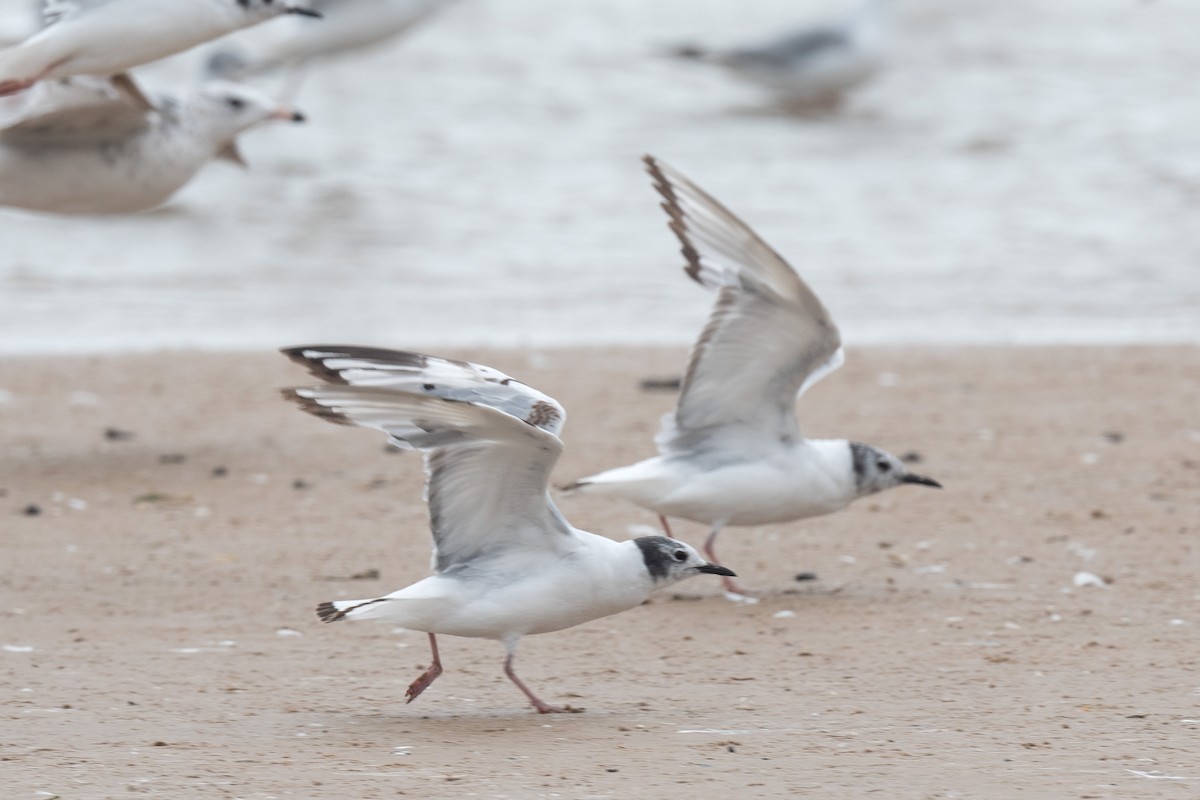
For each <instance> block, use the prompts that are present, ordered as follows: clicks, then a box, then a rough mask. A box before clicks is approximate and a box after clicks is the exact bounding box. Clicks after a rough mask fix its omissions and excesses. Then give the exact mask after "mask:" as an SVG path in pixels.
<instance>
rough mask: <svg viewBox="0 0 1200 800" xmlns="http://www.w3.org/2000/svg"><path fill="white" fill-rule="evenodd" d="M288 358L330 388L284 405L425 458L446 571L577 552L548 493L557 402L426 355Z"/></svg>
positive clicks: (348, 352) (556, 448)
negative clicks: (373, 433) (382, 437)
mask: <svg viewBox="0 0 1200 800" xmlns="http://www.w3.org/2000/svg"><path fill="white" fill-rule="evenodd" d="M283 353H284V354H285V355H287V356H288V357H289V358H291V359H292V360H293V361H296V362H297V363H300V364H303V365H304V366H306V367H308V369H309V371H310V372H312V373H313V374H314V375H316V376H317V377H319V378H322V379H323V380H325V381H327V382H328V383H327V384H326V385H324V386H318V387H312V388H300V389H287V390H284V396H285V397H288V398H289V399H292V400H294V401H296V402H298V403H299V404H300V406H301V407H302V408H303V409H304V410H306V411H308V412H310V413H312V414H316V415H317V416H320V417H324V418H326V419H329V420H330V421H332V422H337V423H341V424H349V425H360V426H363V427H367V428H376V429H378V430H381V431H384V432H385V433H387V434H388V435H389V436H390V437H391V441H392V442H393V443H394V444H396V445H398V446H401V447H406V448H410V449H414V450H422V451H424V452H425V464H426V487H425V491H426V499H427V500H428V502H429V516H430V521H431V526H432V529H433V540H434V568H435V569H436V570H438V571H439V572H441V571H444V570H446V569H449V568H450V567H453V566H455V565H457V564H463V563H466V562H469V561H472V560H474V559H477V558H480V557H488V556H498V555H502V554H503V553H504V552H505V551H507V550H513V549H521V548H526V549H536V550H553V549H555V548H557V547H561V546H565V545H567V543H568V542H569V541H570V537H571V535H572V534H571V532H572V528H571V527H570V525H568V524H567V522H566V520H564V519H563V518H562V515H561V514H559V512H558V509H557V508H555V507H554V505H553V503H551V501H550V498H549V495H548V494H547V488H548V485H549V479H550V471H551V470H552V469H553V467H554V464H555V462H556V461H557V460H558V456H559V454H560V453H561V452H562V441H561V440H560V439H559V438H558V434H559V431H561V430H562V425H563V422H564V420H565V418H566V415H565V413H564V412H563V409H562V406H560V405H559V404H558V403H557V402H556V401H555V400H554V399H553V398H551V397H548V396H547V395H544V394H542V393H541V392H539V391H537V390H536V389H532V388H530V387H529V386H526V385H525V384H523V383H521V382H520V381H516V380H513V379H512V378H510V377H508V376H507V375H505V374H504V373H502V372H498V371H497V370H494V369H491V368H490V367H484V366H480V365H478V364H471V363H468V362H465V361H451V360H449V359H442V358H436V357H434V356H427V355H422V354H419V353H408V352H400V351H394V350H381V349H376V348H369V347H356V346H348V347H344V346H338V345H314V346H307V347H293V348H288V349H285V350H284V351H283Z"/></svg>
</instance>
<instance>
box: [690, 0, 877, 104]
mask: <svg viewBox="0 0 1200 800" xmlns="http://www.w3.org/2000/svg"><path fill="white" fill-rule="evenodd" d="M888 1H889V0H865V2H864V3H863V4H862V6H861V7H859V9H858V10H857V11H856V12H854V13H853V14H851V15H850V16H848V17H847V18H845V19H843V20H838V21H835V22H831V23H827V24H822V25H816V26H812V27H809V28H805V29H803V30H800V31H797V32H794V33H790V34H787V35H785V36H782V37H779V38H776V39H772V40H770V41H768V42H765V43H762V44H754V45H748V46H745V47H736V48H732V49H728V50H709V49H706V48H703V47H696V46H686V47H681V48H679V49H678V50H677V51H676V54H677V55H679V56H683V57H685V58H693V59H698V60H701V61H706V62H710V63H713V64H718V65H720V66H722V67H725V68H727V69H729V70H731V71H732V72H733V73H734V74H736V75H738V76H740V77H742V78H745V79H746V80H748V81H751V82H754V83H757V84H759V85H761V86H764V87H766V88H767V89H768V90H770V91H771V92H773V93H774V94H775V95H776V96H777V97H778V98H779V101H780V103H781V104H782V105H783V106H784V107H786V108H789V109H791V110H795V111H806V110H818V109H825V108H831V107H834V106H836V105H837V104H838V103H839V102H840V101H841V99H842V97H843V96H844V94H845V93H846V92H847V91H848V90H850V89H852V88H854V87H855V86H857V85H859V84H860V83H862V82H864V81H865V80H867V79H868V78H870V77H872V76H873V75H875V73H877V72H878V71H879V70H880V68H881V67H882V66H883V64H884V60H885V56H886V51H887V44H888V38H889V37H888V31H889V24H888V8H887V4H888Z"/></svg>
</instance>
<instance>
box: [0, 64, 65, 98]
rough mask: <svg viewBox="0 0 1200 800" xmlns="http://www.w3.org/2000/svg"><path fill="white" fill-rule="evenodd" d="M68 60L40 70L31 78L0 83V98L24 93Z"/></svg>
mask: <svg viewBox="0 0 1200 800" xmlns="http://www.w3.org/2000/svg"><path fill="white" fill-rule="evenodd" d="M68 60H69V59H66V58H63V59H60V60H58V61H55V62H54V63H53V64H51V65H50V66H48V67H46V68H45V69H44V70H42V71H41V72H39V73H38V74H37V75H35V76H34V77H32V78H25V79H24V80H13V79H9V80H7V81H0V97H8V96H9V95H10V94H16V93H17V92H23V91H25V90H26V89H28V88H29V87H30V86H33V85H34V84H35V83H37V82H38V81H40V80H42V79H44V78H45V77H46V76H47V75H49V74H50V73H51V72H53V71H54V70H55V69H56V68H57V67H59V66H61V65H62V64H65V63H66V62H67V61H68Z"/></svg>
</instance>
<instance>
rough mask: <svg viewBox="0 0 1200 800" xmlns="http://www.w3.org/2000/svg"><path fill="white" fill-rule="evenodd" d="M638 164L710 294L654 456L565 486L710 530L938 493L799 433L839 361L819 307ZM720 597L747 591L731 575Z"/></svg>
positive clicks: (670, 176)
mask: <svg viewBox="0 0 1200 800" xmlns="http://www.w3.org/2000/svg"><path fill="white" fill-rule="evenodd" d="M645 162H646V167H647V169H648V170H649V172H650V175H651V177H652V178H653V180H654V186H655V188H656V189H657V190H658V192H659V194H661V195H662V198H663V203H662V207H663V209H664V210H666V212H667V215H668V216H669V217H670V222H669V227H670V229H671V230H672V231H673V232H674V233H675V236H676V237H677V238H678V239H679V241H680V243H681V244H682V245H683V247H682V252H683V256H684V258H685V259H686V261H687V264H686V266H685V267H684V270H685V271H686V272H687V275H688V276H689V277H690V278H692V280H694V281H696V282H697V283H699V284H700V285H701V286H704V287H705V288H707V289H713V290H715V291H716V292H717V302H716V306H715V307H714V309H713V311H712V314H711V316H710V317H709V320H708V324H707V325H705V327H704V331H703V332H702V333H701V335H700V338H699V340H698V341H697V342H696V344H695V345H694V346H693V348H692V354H691V359H690V362H689V363H688V367H687V372H686V374H685V376H684V379H683V386H682V389H681V394H680V396H679V401H678V404H677V406H676V408H675V411H674V412H673V413H671V414H667V415H666V416H665V417H664V418H663V423H662V430H661V431H660V432H659V434H658V436H657V438H656V439H655V442H656V443H657V445H658V451H659V455H658V456H656V457H654V458H650V459H646V460H645V461H640V462H638V463H636V464H632V465H630V466H626V467H618V468H616V469H611V470H608V471H606V472H601V473H599V474H597V475H592V476H591V477H588V478H583V479H581V480H579V481H577V482H575V483H574V484H571V485H570V486H567V487H564V488H566V489H571V490H576V491H586V492H593V493H599V494H609V495H614V496H617V497H621V498H623V499H625V500H628V501H630V502H633V503H636V504H637V505H640V506H642V507H643V508H647V509H650V510H652V511H656V512H658V514H659V516H660V519H661V521H662V524H663V527H664V529H666V530H667V533H668V535H669V534H670V529H669V528H667V520H666V517H682V518H683V519H690V520H694V521H696V522H704V523H707V524H709V525H711V526H712V529H711V532H710V533H709V535H708V539H707V541H706V542H705V543H704V548H703V549H704V553H705V555H706V556H708V559H709V560H710V561H711V562H712V563H719V562H718V559H717V554H716V551H715V550H714V545H715V542H716V538H717V534H718V533H719V532H720V530H721V528H722V527H724V526H725V525H764V524H768V523H775V522H787V521H789V520H794V519H800V518H803V517H812V516H817V515H819V514H828V513H830V512H833V511H837V510H839V509H842V508H845V507H846V506H847V505H848V504H849V503H851V502H852V501H854V500H856V499H858V498H860V497H865V496H866V495H869V494H873V493H875V492H879V491H882V490H883V489H888V488H890V487H893V486H900V485H902V484H906V483H912V484H919V485H923V486H939V484H938V483H937V482H936V481H934V480H933V479H931V478H927V477H924V476H922V475H917V474H915V473H913V472H910V471H909V470H908V468H907V467H906V466H905V464H904V463H903V462H902V461H901V460H900V459H898V458H896V457H895V456H893V455H891V454H889V453H886V452H884V451H882V450H880V449H878V448H876V447H872V446H870V445H866V444H861V443H859V442H852V441H847V440H845V439H805V438H804V436H803V434H802V433H801V432H800V427H799V425H798V423H797V421H796V410H795V406H796V397H797V395H798V394H801V393H803V392H804V390H805V389H807V388H808V387H809V386H811V385H813V384H814V383H816V382H817V381H818V380H820V379H821V378H823V377H824V376H825V375H827V374H829V373H830V372H832V371H833V370H835V369H837V368H838V367H839V366H841V364H842V360H843V356H842V348H841V337H840V335H839V333H838V329H837V326H836V325H834V323H833V320H832V319H831V318H830V316H829V313H828V312H827V311H826V310H825V307H824V306H823V305H822V304H821V301H820V300H819V299H818V298H817V296H816V295H815V294H814V293H813V291H812V290H811V289H810V288H809V287H808V285H807V284H806V283H805V282H804V281H803V280H801V279H800V276H799V275H797V274H796V272H795V270H793V269H792V267H791V266H790V265H789V264H788V263H787V262H786V261H784V260H783V258H782V257H781V256H780V255H779V254H778V253H776V252H775V251H774V250H772V249H771V247H770V246H769V245H767V243H766V242H764V241H763V240H762V239H760V238H759V236H758V235H757V234H756V233H754V231H753V230H751V229H750V227H749V226H747V225H746V224H745V223H743V222H742V221H741V220H740V219H738V218H737V217H735V216H734V215H733V214H732V213H730V212H729V211H728V210H727V209H726V208H725V207H724V206H722V205H721V204H720V203H718V202H717V201H716V200H714V199H713V198H712V197H711V196H709V195H708V194H707V193H706V192H704V191H703V190H702V189H700V188H699V187H698V186H696V185H695V184H694V183H692V182H691V181H689V180H688V179H687V178H685V177H684V176H683V175H682V174H681V173H679V172H678V171H677V170H674V169H672V168H671V167H669V166H667V165H666V164H664V163H662V162H661V161H658V160H657V159H655V158H653V157H651V156H646V158H645ZM725 586H726V589H727V590H728V591H730V592H735V593H739V594H742V593H744V591H743V590H742V589H741V588H740V587H739V586H738V585H737V584H736V583H735V582H734V581H732V580H730V579H728V578H727V579H726V580H725Z"/></svg>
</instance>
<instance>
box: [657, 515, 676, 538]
mask: <svg viewBox="0 0 1200 800" xmlns="http://www.w3.org/2000/svg"><path fill="white" fill-rule="evenodd" d="M658 524H660V525H662V529H663V532H664V533H666V534H667V538H668V539H674V538H675V534H673V533H671V526H670V525H668V524H667V518H666V517H664V516H663V515H662V514H659V515H658Z"/></svg>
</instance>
